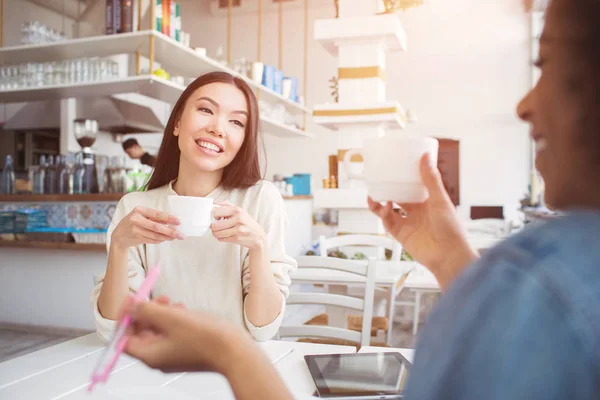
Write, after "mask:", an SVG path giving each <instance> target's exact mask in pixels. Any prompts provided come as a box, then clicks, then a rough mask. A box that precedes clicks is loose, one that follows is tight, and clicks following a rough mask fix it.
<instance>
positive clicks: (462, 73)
mask: <svg viewBox="0 0 600 400" xmlns="http://www.w3.org/2000/svg"><path fill="white" fill-rule="evenodd" d="M245 1H250V0H245ZM313 3H316V2H313ZM329 3H331V4H333V2H329ZM428 3H429V5H426V6H423V7H421V8H418V9H412V10H409V11H407V12H406V13H401V14H400V18H401V20H402V22H403V24H404V27H405V29H406V31H407V34H408V38H409V51H408V52H407V53H397V54H391V55H389V56H388V63H387V72H388V99H394V100H398V101H400V103H401V104H402V105H403V106H404V107H405V108H412V109H413V110H414V111H415V112H416V114H417V116H418V118H419V122H418V124H417V125H412V126H411V127H410V128H409V129H410V130H413V131H415V132H419V133H424V134H428V135H434V136H438V137H450V138H456V139H460V141H461V148H460V151H461V175H460V178H461V204H462V207H461V213H462V214H463V215H466V214H468V207H469V206H470V205H504V206H505V214H506V215H508V216H511V215H514V214H515V212H516V211H515V209H516V208H517V207H518V200H519V199H520V197H521V196H522V195H523V194H524V193H525V191H526V189H527V185H528V170H529V157H530V156H529V142H528V140H527V136H528V133H527V132H528V129H527V126H526V125H524V124H521V123H520V122H519V121H518V120H517V118H516V115H515V111H514V109H515V106H516V104H517V102H518V100H519V99H520V97H521V96H522V95H524V94H525V92H526V90H527V89H528V88H529V87H530V84H531V68H530V64H529V59H530V56H529V20H528V18H527V16H526V14H525V13H524V12H523V9H522V2H521V0H503V1H498V0H478V1H470V0H453V1H442V0H437V1H429V2H428ZM181 4H182V16H183V29H184V30H185V31H187V32H190V33H191V35H192V36H191V44H192V46H193V47H206V48H207V50H208V53H209V55H211V56H214V55H215V53H216V50H217V48H218V46H219V45H221V46H223V47H224V48H226V45H227V18H225V17H214V16H212V15H210V13H209V9H208V4H206V3H200V2H198V1H196V0H181ZM285 7H286V6H284V10H285ZM309 15H310V30H309V32H310V35H309V37H310V41H309V65H308V96H307V103H308V105H309V106H312V105H314V104H320V103H324V102H328V101H331V97H330V95H329V88H328V86H329V83H328V82H327V81H328V79H329V78H331V77H332V76H333V75H335V73H336V68H337V64H336V60H335V59H334V58H333V57H332V56H330V55H329V54H328V53H327V52H326V51H325V50H324V49H323V48H322V47H321V46H320V44H318V43H316V42H315V41H314V40H312V29H313V23H314V20H315V19H317V18H329V17H332V16H333V15H334V10H333V5H332V6H331V7H323V6H322V3H320V5H319V6H317V7H314V8H311V9H310V12H309ZM257 26H258V23H257V18H256V16H249V15H240V16H236V15H234V16H233V18H232V27H233V28H232V55H233V59H236V58H239V57H247V58H248V59H250V60H254V59H255V58H256V54H257V34H256V32H257ZM303 26H304V25H303V12H302V8H299V9H298V8H295V9H292V10H290V9H288V10H287V11H285V12H284V29H283V41H284V56H283V69H284V70H285V72H286V74H288V75H294V76H297V77H299V78H302V73H303V72H302V71H303V34H302V32H303ZM277 32H278V28H277V15H276V14H273V13H271V14H267V15H264V17H263V35H262V40H263V41H262V49H263V61H264V62H266V63H271V64H276V63H277V48H278V45H277ZM309 129H310V130H311V131H312V132H314V133H315V134H316V138H315V139H313V140H303V139H293V140H286V139H277V138H272V137H267V138H266V139H265V141H266V145H267V149H268V150H267V156H268V168H267V173H268V174H269V176H270V175H271V174H273V173H294V172H310V173H312V174H313V189H314V188H318V185H319V183H320V181H321V178H322V177H325V176H326V175H327V172H328V162H327V156H328V155H329V154H334V153H335V151H336V148H337V143H338V140H337V138H336V135H335V134H334V133H332V132H330V131H327V130H324V129H322V128H320V127H316V126H315V125H314V124H309Z"/></svg>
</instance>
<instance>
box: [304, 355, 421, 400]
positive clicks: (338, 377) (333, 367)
mask: <svg viewBox="0 0 600 400" xmlns="http://www.w3.org/2000/svg"><path fill="white" fill-rule="evenodd" d="M304 358H305V360H306V363H307V365H308V368H309V370H310V373H311V374H312V376H313V379H314V381H315V385H316V386H317V391H318V392H319V396H321V397H328V396H329V397H331V396H336V397H337V396H344V395H347V396H356V395H370V394H398V393H401V392H402V390H403V388H404V384H405V382H406V377H407V374H408V368H409V367H410V363H409V362H408V360H406V359H405V358H404V357H403V356H402V355H401V354H400V353H396V352H393V353H359V354H327V355H314V356H305V357H304Z"/></svg>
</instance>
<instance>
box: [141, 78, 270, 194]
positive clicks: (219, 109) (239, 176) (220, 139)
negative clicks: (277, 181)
mask: <svg viewBox="0 0 600 400" xmlns="http://www.w3.org/2000/svg"><path fill="white" fill-rule="evenodd" d="M219 99H223V101H221V102H219ZM202 128H205V129H202ZM202 140H204V142H205V144H206V143H212V144H213V145H216V146H218V147H219V148H220V149H221V152H220V153H222V154H221V155H219V156H218V157H215V158H214V159H212V161H211V159H206V158H198V157H195V156H194V154H195V152H197V151H198V148H197V147H198V146H200V147H201V146H202V145H201V144H200V141H202ZM194 142H195V143H194ZM238 153H239V154H238ZM236 156H237V157H236ZM180 158H183V159H184V160H185V161H183V162H181V160H180ZM195 163H198V164H196V166H197V167H199V168H200V169H201V170H204V167H207V168H208V169H209V170H212V171H216V170H221V173H222V177H221V179H220V182H221V186H222V187H223V188H225V189H233V188H240V187H246V188H247V187H250V186H252V185H254V184H256V183H257V182H258V181H259V180H260V179H261V175H260V165H259V161H258V104H257V101H256V97H255V96H254V93H253V92H252V89H250V87H249V86H248V85H247V84H246V83H245V82H244V81H243V80H242V79H239V78H237V77H234V76H232V75H230V74H228V73H225V72H213V73H209V74H206V75H203V76H201V77H199V78H198V79H196V80H195V81H194V82H192V83H191V84H190V85H189V86H188V87H187V88H186V90H185V91H184V92H183V94H182V95H181V97H180V98H179V100H178V101H177V103H176V104H175V107H174V108H173V111H172V113H171V117H170V118H169V121H168V123H167V126H166V128H165V136H164V138H163V142H162V144H161V146H160V150H159V152H158V156H157V161H156V168H155V170H154V173H153V174H152V177H151V178H150V181H149V182H148V189H156V188H158V187H160V186H163V185H165V184H167V183H169V182H171V181H172V180H174V179H176V178H177V176H178V175H179V169H180V168H190V167H191V165H192V164H195ZM204 163H206V165H204V166H203V164H204ZM182 175H184V174H182Z"/></svg>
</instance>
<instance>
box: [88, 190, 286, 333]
mask: <svg viewBox="0 0 600 400" xmlns="http://www.w3.org/2000/svg"><path fill="white" fill-rule="evenodd" d="M168 195H176V193H175V192H174V191H173V187H172V184H168V185H165V186H163V187H160V188H157V189H154V190H150V191H147V192H134V193H129V194H127V195H125V196H124V197H123V198H122V199H121V201H119V204H118V206H117V209H116V210H115V214H114V216H113V219H112V222H111V224H110V227H109V229H108V233H107V235H108V239H107V242H108V243H107V248H109V246H110V238H111V234H112V232H113V230H114V229H115V228H116V226H117V224H118V223H119V222H120V221H121V219H123V218H124V217H125V216H126V215H127V214H129V212H131V211H132V210H133V209H134V208H135V207H136V206H138V205H140V206H144V207H148V208H153V209H158V210H162V211H168V206H167V196H168ZM207 197H211V198H213V199H214V201H215V202H220V201H225V200H227V201H229V202H231V203H232V204H234V205H237V206H239V207H241V208H243V209H244V210H246V212H248V214H249V215H250V216H251V217H252V218H254V219H255V220H256V221H257V222H258V223H259V224H260V225H261V226H262V228H263V229H264V231H265V233H266V234H267V237H268V243H269V255H270V257H271V268H272V270H273V277H274V278H275V281H276V282H277V284H278V285H279V288H280V290H281V293H282V294H283V296H284V301H283V302H282V304H283V305H282V308H281V312H280V313H279V315H278V316H277V318H276V319H275V320H274V321H273V322H271V323H270V324H268V325H265V326H262V327H257V326H254V325H252V323H251V322H250V321H248V318H247V317H246V313H245V309H244V299H245V296H246V294H248V289H249V287H250V285H251V282H250V270H249V268H248V249H246V248H244V247H241V246H239V245H237V244H231V243H220V242H218V241H217V240H216V239H215V238H214V237H213V236H212V234H211V233H210V232H209V233H207V234H206V235H205V236H203V237H190V238H186V239H184V240H181V241H180V240H174V241H171V242H165V243H161V244H158V245H154V244H148V245H140V246H136V247H132V248H130V249H129V253H128V254H129V263H128V275H129V288H130V290H131V292H136V291H137V290H138V289H139V287H140V285H141V283H142V281H143V280H144V277H145V271H147V270H148V268H149V267H151V266H155V265H157V264H159V263H160V268H161V275H160V277H159V279H158V281H157V282H156V284H155V285H154V288H153V290H152V297H158V296H160V295H168V296H169V298H170V299H171V301H173V302H176V303H179V302H180V303H183V304H185V306H186V307H187V308H188V309H192V310H206V311H210V312H213V313H215V314H218V315H221V316H222V317H224V318H226V319H228V320H229V321H231V322H233V323H234V324H236V325H238V326H242V327H245V328H246V329H247V330H248V331H249V332H250V334H251V335H252V336H253V337H254V338H255V339H256V340H259V341H264V340H269V339H271V338H272V337H273V336H274V335H275V333H276V332H277V330H278V329H279V325H280V324H281V320H282V318H283V313H284V310H285V298H287V295H288V294H289V285H290V283H291V282H290V277H289V275H290V273H291V272H293V271H294V270H295V269H296V266H297V264H296V261H295V260H294V259H293V258H292V257H289V256H288V255H287V254H286V252H285V243H284V237H285V228H286V225H287V215H286V212H285V206H284V203H283V199H282V197H281V195H280V194H279V192H278V191H277V189H276V188H275V186H274V185H273V184H272V183H271V182H269V181H260V182H259V183H257V184H256V185H254V186H252V187H250V188H249V189H235V190H232V191H225V190H222V189H221V188H217V189H215V190H214V191H213V192H212V193H210V194H209V195H208V196H207ZM103 279H104V275H102V276H99V277H95V282H96V285H95V287H94V289H93V292H92V303H93V306H94V314H95V319H96V328H97V332H98V334H99V335H100V337H101V338H103V339H104V340H108V339H110V336H111V334H112V332H113V331H114V329H115V327H116V322H115V321H113V320H109V319H106V318H104V317H103V316H102V315H101V314H100V312H99V310H98V296H99V295H100V289H101V287H102V283H103Z"/></svg>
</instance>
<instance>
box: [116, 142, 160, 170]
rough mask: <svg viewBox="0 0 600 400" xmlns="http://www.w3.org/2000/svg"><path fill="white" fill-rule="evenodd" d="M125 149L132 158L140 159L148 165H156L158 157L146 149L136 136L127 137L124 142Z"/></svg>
mask: <svg viewBox="0 0 600 400" xmlns="http://www.w3.org/2000/svg"><path fill="white" fill-rule="evenodd" d="M123 150H125V153H127V155H128V156H129V158H131V159H132V160H140V162H141V163H142V164H144V165H148V166H150V167H152V168H154V166H155V165H156V157H155V156H153V155H152V154H150V153H148V152H146V151H144V149H143V148H142V146H140V144H139V143H138V141H137V140H136V139H134V138H130V139H127V140H126V141H124V142H123Z"/></svg>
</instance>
